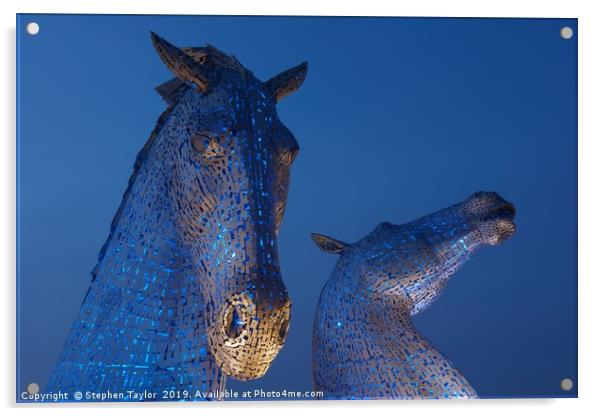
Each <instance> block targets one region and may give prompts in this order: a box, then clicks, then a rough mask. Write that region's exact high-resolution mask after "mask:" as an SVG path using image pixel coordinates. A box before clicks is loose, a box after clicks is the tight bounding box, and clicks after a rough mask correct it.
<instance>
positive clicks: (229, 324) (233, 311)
mask: <svg viewBox="0 0 602 416" xmlns="http://www.w3.org/2000/svg"><path fill="white" fill-rule="evenodd" d="M241 316H242V315H241V313H240V311H239V310H238V306H237V305H230V306H229V307H228V309H227V310H226V313H225V314H224V332H225V333H226V335H227V336H228V337H229V338H238V337H239V336H240V335H241V334H242V332H243V329H244V326H245V322H244V321H243V320H242V318H241Z"/></svg>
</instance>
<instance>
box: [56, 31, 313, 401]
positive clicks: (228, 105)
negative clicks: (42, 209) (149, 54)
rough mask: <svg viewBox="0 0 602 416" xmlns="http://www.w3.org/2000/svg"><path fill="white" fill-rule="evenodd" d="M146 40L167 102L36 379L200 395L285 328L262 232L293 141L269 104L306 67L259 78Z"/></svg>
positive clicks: (217, 55)
mask: <svg viewBox="0 0 602 416" xmlns="http://www.w3.org/2000/svg"><path fill="white" fill-rule="evenodd" d="M151 37H152V41H153V44H154V47H155V49H156V50H157V52H158V54H159V56H160V57H161V59H162V60H163V62H164V63H165V65H166V66H167V68H169V70H170V71H171V72H172V73H173V74H174V75H175V78H174V79H172V80H170V81H168V82H166V83H164V84H162V85H160V86H159V87H157V90H158V92H159V93H160V94H161V96H162V97H163V99H164V100H165V101H166V102H167V104H168V109H167V110H166V111H165V112H164V113H163V114H162V115H161V117H160V118H159V121H158V123H157V126H156V128H155V130H154V132H153V133H152V135H151V137H150V138H149V140H148V142H147V143H146V145H145V146H144V147H143V149H142V150H141V151H140V153H139V155H138V157H137V160H136V163H135V166H134V173H133V175H132V177H131V178H130V182H129V186H128V188H127V190H126V192H125V194H124V197H123V201H122V204H121V206H120V207H119V209H118V211H117V214H116V215H115V218H114V220H113V223H112V226H111V232H110V235H109V238H108V240H107V242H106V243H105V245H104V247H103V248H102V250H101V252H100V255H99V262H98V264H97V266H96V268H95V269H94V271H93V273H92V274H93V279H92V284H91V286H90V289H89V291H88V294H87V295H86V298H85V300H84V303H83V305H82V308H81V311H80V314H79V317H78V319H77V321H76V323H75V324H74V326H73V329H72V331H71V334H70V336H69V339H68V341H67V345H66V346H65V348H64V351H63V354H62V356H61V358H60V360H59V363H58V365H57V367H56V369H55V371H54V374H53V376H52V378H51V381H50V383H49V386H48V389H55V390H58V389H62V390H63V391H65V390H69V389H70V388H73V389H77V390H80V391H81V390H86V389H89V390H101V389H102V390H104V389H107V388H109V389H113V390H115V391H122V390H123V389H125V388H127V387H135V388H145V389H146V390H148V391H154V392H157V393H158V394H159V396H160V395H161V392H162V391H165V390H168V391H181V390H182V389H184V388H186V389H192V390H188V391H195V390H200V391H203V392H212V391H215V390H219V389H223V388H224V386H225V384H224V383H225V377H224V376H223V373H225V374H226V375H228V376H232V377H234V378H237V379H240V380H248V379H253V378H257V377H260V376H262V375H263V374H264V373H265V372H266V371H267V369H268V367H269V366H270V364H271V362H272V361H273V360H274V358H275V357H276V355H277V353H278V351H279V350H280V348H281V347H282V345H283V343H284V340H285V337H286V334H287V331H288V326H289V320H290V308H291V302H290V299H289V297H288V294H287V290H286V288H285V285H284V283H283V281H282V277H281V273H280V266H279V259H278V249H277V243H276V235H277V233H278V229H279V227H280V224H281V222H282V217H283V214H284V210H285V206H286V199H287V191H288V187H289V177H290V169H291V164H292V163H293V160H294V158H295V155H296V154H297V152H298V150H299V146H298V144H297V141H296V140H295V138H294V136H293V135H292V134H291V132H290V131H289V130H288V129H287V128H286V127H285V126H284V124H282V122H281V121H280V119H279V118H278V115H277V112H276V104H277V102H278V101H279V100H280V99H282V98H283V97H284V96H286V95H287V94H289V93H291V92H293V91H295V90H296V89H297V88H298V87H299V86H300V85H301V83H302V82H303V80H304V78H305V75H306V71H307V65H306V63H303V64H301V65H299V66H296V67H294V68H291V69H289V70H287V71H284V72H283V73H281V74H279V75H277V76H275V77H273V78H271V79H270V80H268V81H267V82H262V81H260V80H258V79H257V78H256V77H255V76H254V75H253V74H252V73H251V72H250V71H249V70H248V69H246V68H245V67H243V66H242V65H241V64H240V63H239V62H238V60H237V59H236V58H234V57H233V56H229V55H226V54H225V53H223V52H220V51H219V50H217V49H215V48H213V47H211V46H206V47H198V48H197V47H195V48H178V47H176V46H174V45H172V44H170V43H168V42H167V41H166V40H164V39H162V38H161V37H159V36H157V35H156V34H154V33H153V34H152V35H151ZM48 389H47V390H48ZM162 398H180V399H182V398H184V399H186V398H194V397H154V398H152V397H151V399H162ZM196 398H201V399H202V398H208V396H206V395H203V396H202V397H196ZM125 399H128V398H127V397H126V398H125Z"/></svg>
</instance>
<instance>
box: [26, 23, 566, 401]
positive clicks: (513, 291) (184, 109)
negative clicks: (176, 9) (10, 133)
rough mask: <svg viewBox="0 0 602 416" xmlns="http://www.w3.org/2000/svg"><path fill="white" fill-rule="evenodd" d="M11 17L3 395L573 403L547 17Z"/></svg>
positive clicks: (556, 47) (560, 34)
mask: <svg viewBox="0 0 602 416" xmlns="http://www.w3.org/2000/svg"><path fill="white" fill-rule="evenodd" d="M17 26H18V31H17V33H18V40H17V43H18V45H17V53H18V71H17V72H18V96H17V104H18V138H17V140H18V155H17V157H18V276H17V279H18V286H17V287H18V291H17V304H18V311H17V317H18V322H17V331H18V345H17V389H16V390H17V401H20V402H33V401H38V402H40V401H46V402H48V401H163V400H174V401H175V400H197V401H203V400H215V399H220V400H321V399H391V400H395V399H420V398H433V399H435V398H439V399H447V398H449V399H454V398H528V397H576V396H577V388H578V383H577V337H576V335H577V325H576V308H577V294H576V287H577V270H576V256H577V247H576V244H577V242H576V223H577V206H576V204H577V203H576V201H577V200H576V196H577V186H576V172H577V170H576V169H577V153H576V149H577V131H576V127H577V124H576V123H577V108H576V106H577V104H576V92H577V89H576V87H577V72H576V70H577V67H576V62H577V60H576V59H577V36H578V28H577V21H576V20H575V19H486V18H483V19H476V18H471V19H457V18H454V19H451V18H361V17H358V18H337V17H242V16H240V17H239V16H108V15H107V16H102V15H19V16H18V18H17ZM151 32H152V33H153V34H152V35H151Z"/></svg>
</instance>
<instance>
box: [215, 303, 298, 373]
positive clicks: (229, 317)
mask: <svg viewBox="0 0 602 416" xmlns="http://www.w3.org/2000/svg"><path fill="white" fill-rule="evenodd" d="M290 314H291V303H290V300H289V299H288V298H286V299H284V300H276V301H275V302H271V303H267V302H265V301H261V300H259V301H258V302H256V300H254V296H253V295H251V294H250V293H249V292H242V293H237V294H234V295H231V296H230V297H229V298H228V300H227V301H226V302H224V304H223V306H222V307H221V308H220V310H219V311H218V313H217V315H216V319H215V322H214V323H213V325H210V326H209V331H208V341H209V347H210V348H211V350H212V353H213V356H214V357H215V360H216V361H217V364H218V366H219V367H220V368H221V369H222V371H223V372H224V373H226V374H227V375H228V376H230V377H233V378H235V379H238V380H250V379H254V378H258V377H261V376H263V375H264V374H265V373H266V371H267V370H268V368H269V367H270V365H271V363H272V361H273V360H274V358H276V355H277V354H278V352H279V351H280V349H281V348H282V345H283V344H284V341H285V339H286V334H287V332H288V327H289V322H290Z"/></svg>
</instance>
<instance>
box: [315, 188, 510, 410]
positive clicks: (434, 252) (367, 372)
mask: <svg viewBox="0 0 602 416" xmlns="http://www.w3.org/2000/svg"><path fill="white" fill-rule="evenodd" d="M514 214H515V209H514V206H513V205H512V204H510V203H509V202H506V201H505V200H503V199H502V198H501V197H500V196H499V195H498V194H496V193H493V192H478V193H476V194H473V195H472V196H471V197H469V198H468V199H466V200H465V201H463V202H461V203H459V204H455V205H452V206H451V207H448V208H445V209H443V210H440V211H437V212H435V213H433V214H430V215H427V216H425V217H422V218H420V219H418V220H415V221H412V222H410V223H407V224H403V225H394V224H391V223H388V222H384V223H381V224H379V225H378V226H377V227H376V228H375V229H374V230H373V231H372V232H371V233H370V234H368V235H367V236H366V237H364V238H362V239H361V240H359V241H358V242H356V243H354V244H347V243H344V242H342V241H339V240H336V239H334V238H331V237H327V236H324V235H321V234H312V238H313V240H314V242H315V243H316V244H317V245H318V247H320V249H322V250H323V251H325V252H328V253H336V254H339V255H340V257H339V260H338V262H337V264H336V266H335V268H334V270H333V272H332V274H331V276H330V278H329V280H328V281H327V283H326V285H325V286H324V288H323V290H322V294H321V296H320V300H319V304H318V309H317V311H316V316H315V320H314V332H313V372H314V384H315V388H316V390H321V391H323V392H324V398H327V399H406V398H476V397H477V393H476V392H475V390H474V389H473V387H472V386H471V385H470V383H469V382H468V381H467V380H466V378H465V377H464V376H463V375H462V374H461V373H460V371H459V370H458V369H456V368H455V367H454V366H453V364H452V363H451V361H450V360H449V359H448V358H446V357H445V356H444V355H443V354H442V353H441V352H439V351H438V350H437V349H436V348H435V347H434V346H433V345H432V344H431V343H430V342H429V341H428V340H427V339H426V338H424V337H423V336H422V335H421V334H420V333H419V332H418V331H417V330H416V328H415V327H414V325H413V323H412V320H411V315H414V314H417V313H419V312H421V311H423V310H424V309H426V308H427V307H428V306H429V305H431V304H432V303H433V302H434V301H435V300H436V299H437V297H438V296H439V295H440V294H441V292H442V291H443V289H444V287H445V285H446V283H447V281H448V280H449V279H450V278H451V276H452V275H453V274H454V273H455V272H456V271H457V270H458V269H459V268H460V266H462V265H463V264H464V263H466V262H467V261H468V260H469V259H470V258H471V257H472V256H473V255H474V254H475V252H476V251H477V250H478V249H479V248H480V247H482V246H484V245H497V244H500V243H501V242H502V241H504V240H506V239H507V238H509V237H510V236H512V235H513V234H514V232H515V230H516V227H515V225H514V223H513V219H514Z"/></svg>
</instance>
